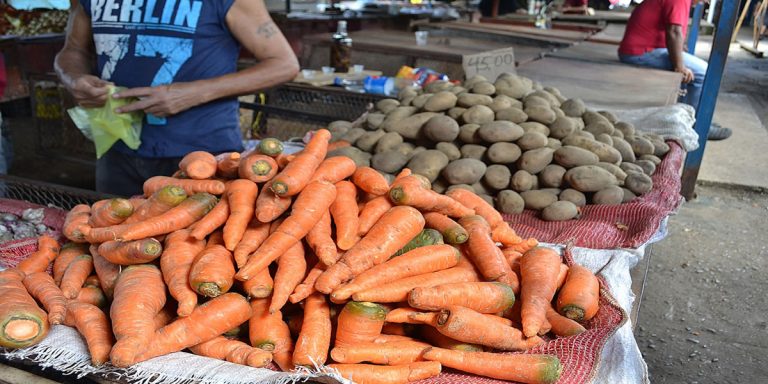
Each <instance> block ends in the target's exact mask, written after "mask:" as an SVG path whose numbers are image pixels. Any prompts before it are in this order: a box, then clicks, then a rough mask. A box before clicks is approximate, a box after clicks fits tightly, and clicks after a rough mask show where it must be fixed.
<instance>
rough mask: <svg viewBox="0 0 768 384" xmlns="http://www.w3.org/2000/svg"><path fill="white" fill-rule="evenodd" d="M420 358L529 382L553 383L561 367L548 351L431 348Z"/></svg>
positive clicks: (490, 375) (498, 377) (496, 376)
mask: <svg viewBox="0 0 768 384" xmlns="http://www.w3.org/2000/svg"><path fill="white" fill-rule="evenodd" d="M424 359H426V360H432V361H439V362H440V363H441V364H442V365H444V366H446V367H450V368H453V369H457V370H460V371H464V372H467V373H472V374H475V375H480V376H487V377H492V378H494V379H501V380H508V381H514V382H520V383H531V384H551V383H554V382H556V381H557V380H558V379H559V378H560V374H561V373H562V370H563V367H562V365H560V359H558V358H557V357H556V356H550V355H521V354H501V353H490V352H468V351H456V350H449V349H441V348H432V349H429V350H427V351H425V352H424Z"/></svg>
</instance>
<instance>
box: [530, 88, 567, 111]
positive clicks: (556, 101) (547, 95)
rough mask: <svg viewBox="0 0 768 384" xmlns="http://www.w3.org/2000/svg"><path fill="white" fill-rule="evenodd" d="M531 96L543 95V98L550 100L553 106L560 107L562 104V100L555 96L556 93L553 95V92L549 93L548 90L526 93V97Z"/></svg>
mask: <svg viewBox="0 0 768 384" xmlns="http://www.w3.org/2000/svg"><path fill="white" fill-rule="evenodd" d="M529 96H537V97H541V98H542V99H544V100H546V101H547V102H549V105H550V106H552V107H559V106H560V100H559V99H558V98H557V97H555V95H553V94H551V93H549V92H547V91H545V90H543V89H540V90H535V91H533V92H531V93H529V94H528V95H526V97H529Z"/></svg>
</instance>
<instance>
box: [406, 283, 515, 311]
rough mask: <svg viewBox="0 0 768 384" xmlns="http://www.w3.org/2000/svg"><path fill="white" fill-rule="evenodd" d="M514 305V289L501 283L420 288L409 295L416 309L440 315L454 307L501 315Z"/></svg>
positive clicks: (409, 300)
mask: <svg viewBox="0 0 768 384" xmlns="http://www.w3.org/2000/svg"><path fill="white" fill-rule="evenodd" d="M514 303H515V293H514V292H512V288H511V287H510V286H508V285H505V284H502V283H497V282H493V283H486V282H479V283H477V282H465V283H448V284H441V285H436V286H433V287H417V288H414V289H413V290H412V291H411V293H410V294H408V304H410V305H411V306H412V307H414V308H419V309H424V310H427V311H438V310H440V309H443V308H447V307H449V306H451V305H459V306H462V307H466V308H470V309H472V310H475V311H477V312H480V313H499V312H503V311H504V310H506V309H507V308H509V307H511V306H512V304H514Z"/></svg>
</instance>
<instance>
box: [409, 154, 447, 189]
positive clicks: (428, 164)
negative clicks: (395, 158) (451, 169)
mask: <svg viewBox="0 0 768 384" xmlns="http://www.w3.org/2000/svg"><path fill="white" fill-rule="evenodd" d="M448 162H449V160H448V156H446V155H445V153H442V152H440V151H438V150H436V149H427V150H425V151H422V152H420V153H417V154H416V155H414V156H413V157H412V158H411V160H410V161H409V162H408V165H407V167H408V168H410V169H411V172H413V173H415V174H418V175H422V176H424V177H426V178H427V179H429V181H430V182H433V181H435V180H437V177H438V176H440V171H442V170H443V168H445V166H446V165H448Z"/></svg>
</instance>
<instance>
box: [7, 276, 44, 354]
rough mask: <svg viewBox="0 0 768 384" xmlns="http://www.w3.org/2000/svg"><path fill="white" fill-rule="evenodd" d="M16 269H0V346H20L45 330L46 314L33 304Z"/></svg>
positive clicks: (40, 336)
mask: <svg viewBox="0 0 768 384" xmlns="http://www.w3.org/2000/svg"><path fill="white" fill-rule="evenodd" d="M23 280H24V273H23V272H21V271H19V270H17V269H7V270H5V271H0V295H1V296H2V298H3V299H2V300H0V347H3V348H24V347H28V346H30V345H33V344H37V343H38V342H40V341H41V340H42V339H43V338H44V337H45V335H46V334H47V333H48V319H47V317H48V315H47V314H46V313H45V311H43V310H42V309H41V308H40V307H38V306H37V303H36V302H35V299H33V298H32V296H30V295H29V293H27V289H26V288H25V287H24V284H23Z"/></svg>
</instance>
